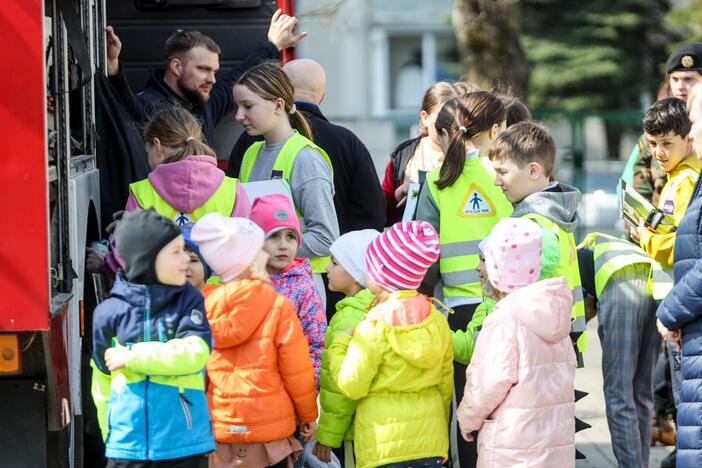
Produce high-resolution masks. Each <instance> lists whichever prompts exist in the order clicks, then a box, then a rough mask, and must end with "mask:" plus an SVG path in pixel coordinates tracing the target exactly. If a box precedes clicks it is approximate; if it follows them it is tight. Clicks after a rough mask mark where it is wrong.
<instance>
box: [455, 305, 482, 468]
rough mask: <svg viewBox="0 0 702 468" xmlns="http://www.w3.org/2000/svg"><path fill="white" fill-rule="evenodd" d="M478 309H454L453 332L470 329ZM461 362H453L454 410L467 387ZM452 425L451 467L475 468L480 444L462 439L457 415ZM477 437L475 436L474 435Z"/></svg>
mask: <svg viewBox="0 0 702 468" xmlns="http://www.w3.org/2000/svg"><path fill="white" fill-rule="evenodd" d="M477 307H478V304H468V305H461V306H456V307H453V314H449V316H448V323H449V327H451V330H452V331H456V330H463V331H465V329H466V328H467V327H468V323H469V322H470V320H471V319H472V318H473V313H475V309H476V308H477ZM467 367H468V366H465V365H463V364H461V363H459V362H456V361H454V362H453V385H454V387H453V388H454V396H455V398H454V405H452V407H453V408H458V405H459V404H460V403H461V400H462V399H463V390H464V389H465V387H466V368H467ZM451 424H452V425H454V426H455V428H456V430H455V432H456V437H452V438H451V439H450V449H449V466H451V467H452V468H474V467H475V464H476V463H477V461H478V444H477V443H476V441H475V440H474V441H473V442H466V441H465V440H464V439H463V437H461V429H460V428H459V427H458V421H456V420H455V414H452V418H451ZM473 435H474V436H475V434H473Z"/></svg>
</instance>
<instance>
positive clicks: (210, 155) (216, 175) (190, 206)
mask: <svg viewBox="0 0 702 468" xmlns="http://www.w3.org/2000/svg"><path fill="white" fill-rule="evenodd" d="M144 144H145V145H146V151H147V154H148V157H149V166H151V172H150V173H149V176H148V178H146V179H144V180H141V181H139V182H135V183H133V184H130V185H129V198H128V199H127V207H126V210H127V211H132V210H136V209H140V208H141V209H147V208H154V209H155V210H156V211H157V212H159V213H160V214H162V215H163V216H166V217H167V218H169V219H172V220H173V221H175V222H176V224H178V225H180V226H183V225H185V224H187V223H189V222H195V221H197V220H198V219H199V218H201V217H202V216H203V215H205V214H207V213H210V212H212V211H216V212H218V213H220V214H221V215H222V216H237V217H248V215H249V212H250V211H251V207H250V203H249V199H248V197H247V196H246V192H245V191H244V190H243V188H241V187H240V186H239V183H238V180H237V179H233V178H231V177H226V176H225V175H224V171H222V170H221V169H219V168H218V167H217V159H216V157H215V153H214V151H213V150H212V148H210V147H209V146H207V145H206V144H205V143H204V142H203V136H202V126H201V125H200V121H199V120H198V119H197V118H196V117H195V116H193V115H192V114H191V113H190V112H188V111H187V110H186V109H184V108H182V107H179V106H168V107H164V108H161V109H159V110H158V111H156V112H155V113H154V114H153V115H152V117H151V119H150V120H149V122H148V123H147V124H146V127H145V129H144Z"/></svg>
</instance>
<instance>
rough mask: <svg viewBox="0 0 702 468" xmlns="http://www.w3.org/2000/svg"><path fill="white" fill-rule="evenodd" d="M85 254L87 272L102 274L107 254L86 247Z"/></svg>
mask: <svg viewBox="0 0 702 468" xmlns="http://www.w3.org/2000/svg"><path fill="white" fill-rule="evenodd" d="M85 252H86V256H85V270H86V271H87V272H88V273H100V272H101V271H102V268H103V265H104V264H105V256H106V255H107V252H102V251H100V250H95V249H91V248H90V247H86V249H85Z"/></svg>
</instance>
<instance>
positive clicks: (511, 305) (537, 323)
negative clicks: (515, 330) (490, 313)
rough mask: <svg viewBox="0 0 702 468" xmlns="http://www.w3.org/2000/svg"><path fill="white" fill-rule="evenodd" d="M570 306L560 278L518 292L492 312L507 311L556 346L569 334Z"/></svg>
mask: <svg viewBox="0 0 702 468" xmlns="http://www.w3.org/2000/svg"><path fill="white" fill-rule="evenodd" d="M572 307H573V295H572V293H571V292H570V288H569V287H568V282H567V281H566V279H565V277H563V276H561V277H558V278H550V279H547V280H543V281H539V282H538V283H533V284H530V285H529V286H525V287H523V288H521V289H518V290H517V291H515V292H513V293H512V294H510V295H509V296H507V297H505V298H504V299H502V300H501V301H500V302H498V303H497V304H496V305H495V313H496V312H497V311H498V310H504V311H505V312H508V311H509V313H512V314H513V315H514V316H515V317H516V319H517V320H519V321H520V322H521V323H523V324H524V325H525V326H526V327H527V328H529V330H531V331H532V332H533V333H534V334H536V335H537V336H538V337H539V338H541V339H542V340H544V341H548V342H550V343H557V342H559V341H562V340H563V339H564V338H565V337H567V336H568V334H569V333H570V318H571V309H572Z"/></svg>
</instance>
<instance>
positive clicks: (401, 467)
mask: <svg viewBox="0 0 702 468" xmlns="http://www.w3.org/2000/svg"><path fill="white" fill-rule="evenodd" d="M436 467H441V458H439V457H431V458H420V459H418V460H407V461H403V462H397V463H390V464H389V465H380V466H379V467H378V468H436Z"/></svg>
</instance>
